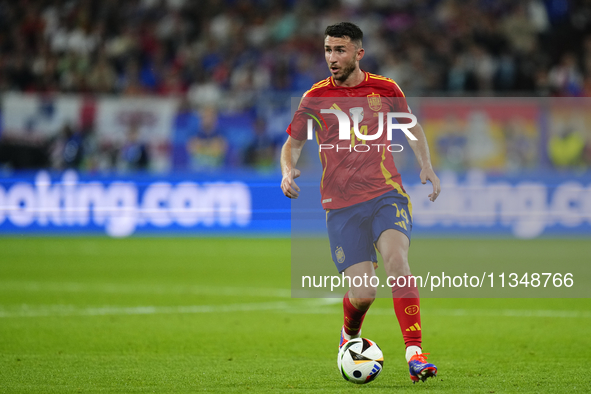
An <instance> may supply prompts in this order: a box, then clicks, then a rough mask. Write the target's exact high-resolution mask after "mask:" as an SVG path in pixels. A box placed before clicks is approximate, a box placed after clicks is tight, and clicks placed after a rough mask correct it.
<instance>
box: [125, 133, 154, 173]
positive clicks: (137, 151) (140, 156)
mask: <svg viewBox="0 0 591 394" xmlns="http://www.w3.org/2000/svg"><path fill="white" fill-rule="evenodd" d="M120 162H121V167H123V170H128V171H129V170H131V171H138V170H140V171H145V170H147V169H148V166H149V163H150V156H149V151H148V145H147V144H146V142H144V141H142V140H141V138H140V128H139V124H138V123H137V122H134V123H132V124H131V125H130V126H129V131H128V132H127V140H126V141H125V143H124V144H123V147H122V148H121V152H120Z"/></svg>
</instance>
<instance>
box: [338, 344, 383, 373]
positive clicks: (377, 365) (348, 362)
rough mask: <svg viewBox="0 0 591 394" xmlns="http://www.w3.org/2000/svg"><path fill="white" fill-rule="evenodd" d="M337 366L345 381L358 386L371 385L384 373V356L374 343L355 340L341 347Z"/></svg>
mask: <svg viewBox="0 0 591 394" xmlns="http://www.w3.org/2000/svg"><path fill="white" fill-rule="evenodd" d="M337 365H338V367H339V372H340V373H341V375H342V376H343V378H344V379H345V380H347V381H349V382H352V383H357V384H364V383H369V382H371V381H372V380H374V379H375V378H377V377H378V375H379V374H380V372H382V368H383V367H384V355H383V354H382V350H381V349H380V347H379V346H378V345H377V344H376V343H375V342H374V341H371V340H369V339H367V338H355V339H351V340H350V341H349V342H347V343H345V344H344V345H343V347H341V349H340V350H339V355H338V358H337Z"/></svg>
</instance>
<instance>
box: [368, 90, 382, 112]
mask: <svg viewBox="0 0 591 394" xmlns="http://www.w3.org/2000/svg"><path fill="white" fill-rule="evenodd" d="M367 103H368V104H369V108H371V109H372V110H374V111H379V110H380V109H381V108H382V99H381V97H380V95H379V94H378V93H372V94H368V95H367Z"/></svg>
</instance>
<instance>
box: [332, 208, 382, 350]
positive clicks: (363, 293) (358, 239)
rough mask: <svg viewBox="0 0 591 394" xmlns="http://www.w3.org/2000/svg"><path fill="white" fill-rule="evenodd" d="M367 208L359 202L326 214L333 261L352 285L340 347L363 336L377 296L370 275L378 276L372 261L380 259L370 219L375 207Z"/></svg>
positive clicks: (347, 296)
mask: <svg viewBox="0 0 591 394" xmlns="http://www.w3.org/2000/svg"><path fill="white" fill-rule="evenodd" d="M367 211H368V209H367V208H366V207H365V206H364V204H357V205H355V206H352V207H347V208H343V209H336V210H331V211H329V212H327V215H326V226H327V229H328V238H329V240H330V248H331V251H332V258H333V261H334V263H335V266H336V268H337V270H338V271H339V273H344V275H345V280H349V281H350V282H349V283H350V289H349V291H347V293H346V294H345V296H344V297H343V315H344V319H343V320H344V322H343V327H342V328H341V338H340V342H339V348H340V347H341V346H342V345H344V344H345V343H346V342H347V341H348V340H350V339H351V338H355V337H358V336H359V333H360V331H361V325H362V324H363V319H364V318H365V313H366V312H367V310H368V309H369V307H370V305H371V304H372V302H373V301H374V299H375V296H376V289H375V288H372V287H371V284H370V283H371V281H370V278H372V277H374V276H375V271H374V267H373V264H372V261H376V252H375V249H374V247H373V234H372V230H371V227H370V223H371V222H370V220H369V217H370V213H371V211H369V213H368V212H367ZM348 278H350V279H348Z"/></svg>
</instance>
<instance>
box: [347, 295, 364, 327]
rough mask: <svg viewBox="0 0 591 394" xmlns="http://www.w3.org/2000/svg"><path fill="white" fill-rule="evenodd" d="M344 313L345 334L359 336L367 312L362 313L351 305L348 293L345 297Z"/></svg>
mask: <svg viewBox="0 0 591 394" xmlns="http://www.w3.org/2000/svg"><path fill="white" fill-rule="evenodd" d="M343 312H344V314H345V332H346V333H347V334H348V335H357V334H359V331H360V330H361V325H362V324H363V319H364V318H365V313H366V312H367V311H360V310H359V309H357V308H355V307H354V306H353V304H351V300H349V292H348V291H347V292H346V293H345V296H344V297H343Z"/></svg>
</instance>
